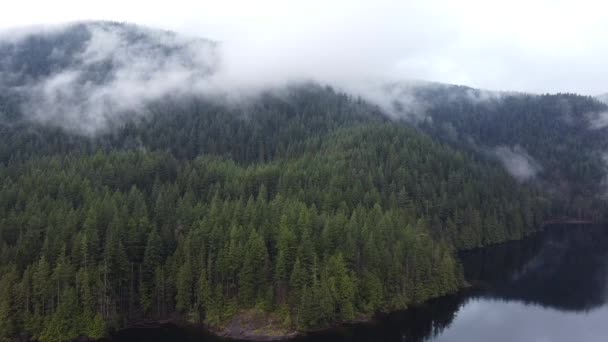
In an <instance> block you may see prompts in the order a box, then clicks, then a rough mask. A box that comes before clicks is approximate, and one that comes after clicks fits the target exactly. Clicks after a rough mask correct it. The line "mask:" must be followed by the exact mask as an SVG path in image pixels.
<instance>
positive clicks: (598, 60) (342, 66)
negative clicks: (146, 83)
mask: <svg viewBox="0 0 608 342" xmlns="http://www.w3.org/2000/svg"><path fill="white" fill-rule="evenodd" d="M85 19H107V20H116V21H128V22H133V23H137V24H143V25H147V26H153V27H159V28H165V29H171V30H175V31H178V32H181V33H185V34H188V35H196V36H204V37H207V38H210V39H214V40H218V41H222V42H223V46H224V49H225V51H224V53H225V58H226V60H227V62H226V63H227V64H228V65H230V66H231V68H230V70H231V72H233V73H234V75H235V77H239V78H244V79H249V80H250V81H251V82H259V81H260V80H262V79H263V80H264V81H268V82H272V81H273V80H284V79H286V78H287V79H289V78H294V79H297V78H302V77H307V78H315V79H318V80H321V81H336V80H339V81H345V80H346V81H347V80H348V79H349V78H357V79H361V78H383V79H384V78H391V79H424V80H431V81H439V82H448V83H457V84H466V85H471V86H475V87H482V88H488V89H493V90H517V91H531V92H580V93H584V94H591V95H595V94H599V93H604V92H608V84H606V81H605V80H608V67H606V66H605V65H604V63H605V61H607V60H608V43H607V42H606V36H607V35H608V20H607V19H608V5H606V4H604V3H603V2H602V1H589V0H579V1H576V2H574V1H559V0H553V1H544V0H541V1H533V0H527V1H525V0H513V1H483V0H460V1H447V0H446V1H443V0H426V1H422V0H421V1H387V0H365V1H356V0H349V1H347V0H332V1H327V0H325V1H321V0H307V1H289V0H283V1H280V0H257V1H246V0H243V1H236V0H222V1H207V0H203V1H187V0H172V1H156V2H155V1H149V0H148V1H125V0H120V1H119V0H105V1H82V0H80V1H75V0H55V1H42V0H40V1H34V0H20V1H16V2H8V3H7V4H4V6H3V11H2V12H1V13H0V29H8V28H11V27H16V26H28V25H35V24H52V23H60V22H65V21H74V20H85Z"/></svg>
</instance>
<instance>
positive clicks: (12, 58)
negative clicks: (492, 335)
mask: <svg viewBox="0 0 608 342" xmlns="http://www.w3.org/2000/svg"><path fill="white" fill-rule="evenodd" d="M102 38H103V39H102ZM125 42H128V44H126V43H125ZM101 43H104V44H101ZM214 46H215V43H212V42H209V41H207V40H190V39H184V38H182V37H177V36H175V35H174V34H172V33H168V32H162V31H154V30H151V29H143V28H140V27H136V26H130V25H124V24H116V23H104V22H100V23H96V22H93V23H86V24H73V25H71V26H70V25H69V26H67V28H63V29H60V30H57V31H52V32H49V33H46V34H33V35H28V36H26V37H25V38H21V39H16V38H15V39H13V40H12V41H11V40H8V41H4V42H3V43H1V44H0V51H3V52H6V53H2V54H0V55H2V56H3V62H2V63H0V65H1V68H2V69H1V70H0V71H1V72H2V73H3V74H10V75H13V76H11V77H8V78H3V79H4V81H3V84H2V87H3V88H2V92H0V93H1V94H2V95H0V96H1V97H0V118H1V120H0V134H1V135H2V137H3V139H1V140H0V274H1V275H2V276H1V277H0V339H10V338H14V337H16V336H20V337H22V338H28V339H36V340H40V341H62V340H67V339H71V338H75V337H78V336H88V337H91V338H98V337H101V336H104V335H106V334H107V333H108V332H109V331H111V330H114V329H120V328H122V327H125V326H129V325H130V324H133V323H134V322H141V321H145V320H159V319H174V320H177V321H188V322H192V323H204V324H206V325H207V326H209V327H212V328H214V329H216V330H220V331H221V330H222V329H223V328H224V327H225V325H226V324H228V322H229V321H230V320H231V319H233V318H235V317H237V318H239V317H247V314H249V313H250V312H251V311H252V310H256V311H260V312H262V313H263V315H267V317H271V316H272V317H273V319H274V320H275V321H278V322H280V323H279V326H280V328H281V329H284V330H285V331H292V330H300V331H306V330H310V329H318V328H321V327H326V326H330V325H333V324H337V323H339V322H345V321H351V320H354V319H361V318H368V317H370V316H371V315H373V314H374V313H377V312H380V311H390V310H397V309H402V308H405V307H406V306H408V305H410V304H412V303H416V302H421V301H425V300H427V299H429V298H433V297H437V296H441V295H443V294H447V293H451V292H454V291H457V290H458V289H459V288H460V287H461V286H462V285H463V280H462V274H463V273H462V269H461V266H460V265H459V263H458V262H457V260H456V257H455V251H456V250H462V249H471V248H475V247H480V246H485V245H489V244H493V243H498V242H502V241H506V240H512V239H521V238H523V237H524V236H526V235H528V234H531V233H533V232H534V231H536V230H537V229H540V227H541V225H542V223H543V221H544V220H545V219H547V218H548V217H551V216H554V215H556V214H564V213H566V214H571V213H576V214H580V215H583V214H584V215H590V216H593V217H594V218H595V217H599V216H601V211H600V209H599V208H602V205H603V201H601V200H600V198H601V196H600V194H599V193H598V184H602V183H601V182H602V180H603V178H602V177H603V175H604V169H603V167H604V166H603V159H601V158H599V159H598V158H597V157H598V156H600V157H601V151H603V148H604V146H605V139H604V138H603V134H602V132H603V129H604V127H599V126H601V125H599V124H598V127H590V126H589V125H590V122H595V121H593V120H599V117H596V116H597V115H600V113H601V111H603V110H605V108H606V106H604V105H602V104H600V103H599V102H596V101H594V100H592V99H590V98H586V97H580V96H575V95H551V96H549V95H547V96H532V95H525V94H514V95H504V96H503V95H501V96H500V97H499V98H498V97H496V98H495V97H489V98H486V97H480V96H470V95H471V94H481V92H480V91H478V90H474V89H470V88H464V87H452V86H435V87H416V88H414V89H408V92H409V93H408V96H410V95H411V96H414V97H415V98H416V99H417V101H419V102H420V103H423V104H424V106H422V107H419V108H425V109H424V111H422V112H419V113H417V114H418V115H422V116H426V117H427V119H423V120H415V121H414V120H411V119H408V120H399V119H398V117H395V115H394V114H395V113H388V112H387V111H386V107H385V106H382V105H381V104H379V103H375V102H373V101H367V100H365V99H364V98H365V97H358V96H354V95H352V94H346V93H343V92H341V91H339V90H336V89H334V88H332V87H329V86H324V85H319V84H315V83H312V82H308V83H306V82H302V83H294V84H292V85H291V86H286V87H283V88H281V89H268V90H262V91H258V92H256V93H255V94H253V95H250V96H247V97H246V98H245V99H239V100H237V101H234V99H230V98H227V97H225V96H220V95H218V94H217V93H214V92H208V91H205V90H208V88H206V87H205V86H204V85H205V84H206V83H205V82H206V81H205V80H208V78H209V77H211V75H213V74H214V72H216V70H217V69H216V67H217V66H218V65H219V64H217V63H219V62H218V61H217V60H215V59H214V58H213V56H214V53H213V50H214ZM108 47H111V49H109V48H108ZM87 51H88V52H87ZM100 51H106V52H107V53H105V54H101V55H99V52H100ZM91 54H93V55H91ZM96 54H97V55H96ZM133 65H135V66H133ZM159 71H160V72H159ZM172 75H178V76H176V77H169V76H172ZM167 80H169V81H170V82H169V81H167ZM397 94H398V93H397ZM398 109H399V110H405V109H406V108H398ZM594 115H596V116H594ZM403 117H407V116H403ZM598 122H599V121H598ZM583 137H585V140H581V139H582V138H583ZM583 142H585V143H583ZM514 155H515V156H519V157H520V158H515V160H516V161H517V160H519V161H521V160H523V161H524V163H527V166H525V167H531V166H533V167H536V168H537V169H536V170H534V171H533V172H531V173H530V172H526V169H525V167H524V170H523V171H522V169H521V168H515V169H513V168H509V167H508V163H506V161H508V160H509V159H505V158H501V156H507V157H513V156H514ZM522 155H523V156H524V157H522ZM522 158H523V159H522ZM511 159H513V158H511ZM564 160H567V161H568V162H567V163H564ZM501 162H502V163H503V164H504V165H503V164H501ZM505 166H506V167H505ZM513 170H516V171H518V172H519V173H515V176H518V175H520V176H521V175H524V176H526V177H523V178H522V177H519V178H518V177H514V176H513ZM509 172H511V174H510V173H509ZM562 193H563V194H564V195H563V196H556V194H562Z"/></svg>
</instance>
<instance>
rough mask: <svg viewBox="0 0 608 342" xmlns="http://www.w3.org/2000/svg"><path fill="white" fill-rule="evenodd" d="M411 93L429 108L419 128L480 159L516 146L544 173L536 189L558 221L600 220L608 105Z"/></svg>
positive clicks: (465, 92)
mask: <svg viewBox="0 0 608 342" xmlns="http://www.w3.org/2000/svg"><path fill="white" fill-rule="evenodd" d="M412 91H413V92H414V93H415V97H416V98H417V99H418V100H419V101H422V102H424V103H428V104H429V105H428V108H427V111H426V114H427V115H428V116H429V117H430V118H431V119H432V120H428V121H426V122H423V123H422V124H421V125H420V126H421V128H422V129H423V130H424V131H425V132H427V133H429V134H430V135H432V136H433V137H436V138H438V139H441V140H442V141H444V142H446V143H449V144H451V145H453V146H456V147H459V148H460V147H465V148H468V149H471V150H474V151H477V152H482V154H483V153H484V151H485V153H486V154H488V153H489V152H488V151H491V150H492V148H495V147H497V146H508V147H513V146H520V147H522V148H523V149H524V150H525V151H527V152H528V153H529V154H530V155H531V156H532V157H533V158H534V159H535V160H536V161H538V163H539V164H540V166H541V167H542V169H540V170H539V171H540V173H539V174H538V175H537V177H536V178H535V179H534V181H535V183H536V184H537V185H540V187H541V188H542V189H543V190H544V191H545V192H546V193H548V194H552V202H553V208H554V213H555V215H568V216H571V217H584V218H592V219H596V220H599V219H604V218H605V215H606V214H605V213H606V212H608V210H607V209H608V208H606V203H605V201H604V197H605V194H606V190H607V189H606V169H607V164H606V156H605V151H607V150H608V135H607V134H606V125H605V122H604V121H603V120H605V118H604V116H605V115H606V113H607V112H608V106H607V105H606V104H604V103H601V102H599V101H598V100H597V99H594V98H592V97H588V96H580V95H575V94H556V95H530V94H493V93H487V92H483V91H480V90H476V89H472V88H467V87H455V86H444V85H436V86H430V87H421V88H418V89H416V90H412Z"/></svg>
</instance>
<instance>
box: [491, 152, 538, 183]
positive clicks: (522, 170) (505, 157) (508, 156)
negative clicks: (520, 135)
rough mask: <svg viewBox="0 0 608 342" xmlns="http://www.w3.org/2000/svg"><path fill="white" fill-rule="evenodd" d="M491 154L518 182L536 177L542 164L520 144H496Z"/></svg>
mask: <svg viewBox="0 0 608 342" xmlns="http://www.w3.org/2000/svg"><path fill="white" fill-rule="evenodd" d="M493 154H494V155H495V156H496V157H497V158H498V160H499V161H500V162H501V163H502V164H503V166H504V167H505V170H507V172H509V174H511V176H513V177H514V178H515V179H517V180H518V181H520V182H524V181H528V180H531V179H533V178H534V177H536V175H537V174H538V173H539V172H541V171H542V166H541V165H540V163H538V162H537V161H536V160H535V159H534V158H533V157H532V156H531V155H530V154H528V152H527V151H526V150H525V149H524V148H523V147H521V146H519V145H515V146H498V147H496V148H494V150H493Z"/></svg>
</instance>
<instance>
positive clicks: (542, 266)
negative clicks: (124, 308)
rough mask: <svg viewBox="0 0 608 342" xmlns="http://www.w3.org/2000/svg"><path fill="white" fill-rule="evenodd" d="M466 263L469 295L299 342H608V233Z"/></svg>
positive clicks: (173, 335) (151, 333) (480, 253)
mask: <svg viewBox="0 0 608 342" xmlns="http://www.w3.org/2000/svg"><path fill="white" fill-rule="evenodd" d="M461 260H462V264H463V267H464V270H465V276H466V279H467V280H468V281H469V282H470V283H471V284H473V286H472V287H471V288H470V289H468V290H465V291H462V292H461V293H459V294H456V295H452V296H447V297H444V298H439V299H436V300H433V301H430V302H428V303H426V304H423V305H419V306H416V307H412V308H410V309H408V310H405V311H403V312H398V313H394V314H390V315H386V316H383V317H378V318H377V319H376V320H375V321H374V322H373V323H369V324H357V325H352V326H346V327H340V328H335V329H331V330H328V331H324V332H320V333H315V334H310V335H308V336H304V337H300V338H298V339H296V341H305V342H329V341H332V342H334V341H336V342H339V341H366V342H367V341H369V342H371V341H407V342H422V341H442V342H444V341H445V342H456V341H466V342H476V341H484V342H486V341H492V342H507V341H508V342H512V341H526V342H527V341H534V342H545V341H547V342H548V341H551V342H572V341H589V342H594V341H602V342H604V341H608V305H606V301H607V298H608V227H605V226H592V225H581V226H575V225H565V226H552V227H550V228H548V229H547V231H546V232H544V233H542V234H537V235H535V236H533V237H530V238H528V239H526V240H524V241H519V242H510V243H506V244H502V245H498V246H494V247H490V248H486V249H481V250H476V251H472V252H467V253H463V254H462V255H461ZM114 340H115V341H159V342H160V341H220V339H218V338H216V337H212V336H210V335H209V334H207V333H206V332H205V331H203V330H202V329H195V328H187V329H185V328H177V327H175V326H171V325H166V326H163V327H161V328H153V329H129V330H125V331H123V332H120V333H119V334H117V335H116V336H114Z"/></svg>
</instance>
